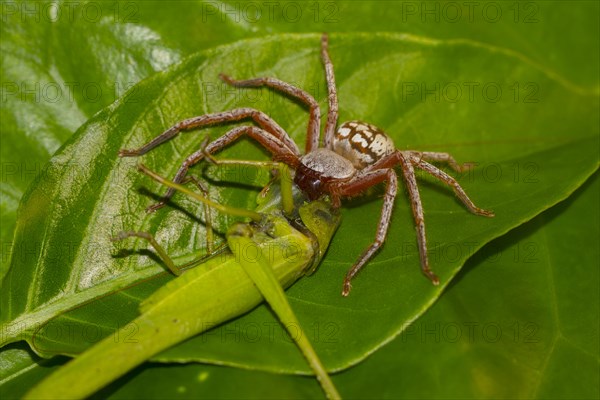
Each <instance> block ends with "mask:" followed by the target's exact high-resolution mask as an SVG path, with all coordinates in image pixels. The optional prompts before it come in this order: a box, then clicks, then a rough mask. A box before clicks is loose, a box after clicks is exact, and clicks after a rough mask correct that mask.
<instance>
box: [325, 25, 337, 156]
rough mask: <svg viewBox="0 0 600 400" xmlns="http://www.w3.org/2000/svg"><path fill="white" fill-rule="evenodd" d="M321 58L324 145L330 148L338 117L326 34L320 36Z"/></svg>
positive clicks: (335, 90) (335, 91)
mask: <svg viewBox="0 0 600 400" xmlns="http://www.w3.org/2000/svg"><path fill="white" fill-rule="evenodd" d="M321 59H322V60H323V66H324V67H325V77H326V79H327V101H328V105H329V107H328V110H327V122H326V123H325V133H324V136H325V147H326V148H328V149H331V147H332V146H333V137H334V135H335V127H336V125H337V119H338V99H337V89H336V87H335V75H334V73H333V63H332V62H331V58H330V57H329V39H328V37H327V34H326V33H324V34H323V36H321Z"/></svg>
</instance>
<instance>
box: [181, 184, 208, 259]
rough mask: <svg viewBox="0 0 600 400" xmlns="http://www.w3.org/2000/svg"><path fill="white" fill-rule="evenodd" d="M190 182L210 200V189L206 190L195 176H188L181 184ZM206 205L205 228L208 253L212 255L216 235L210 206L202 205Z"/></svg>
mask: <svg viewBox="0 0 600 400" xmlns="http://www.w3.org/2000/svg"><path fill="white" fill-rule="evenodd" d="M188 182H193V183H194V185H196V187H197V188H198V190H200V192H202V195H203V196H204V197H206V198H208V189H206V188H205V187H204V185H203V184H202V182H200V181H199V180H198V179H197V178H196V177H195V176H187V177H186V178H185V179H184V180H183V181H182V182H181V183H182V184H186V183H188ZM202 204H204V219H205V222H204V223H205V226H206V251H207V252H208V253H212V252H213V247H212V246H213V243H214V235H213V229H212V218H211V215H210V214H211V213H210V206H209V205H208V204H206V203H202Z"/></svg>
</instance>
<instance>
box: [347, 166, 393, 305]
mask: <svg viewBox="0 0 600 400" xmlns="http://www.w3.org/2000/svg"><path fill="white" fill-rule="evenodd" d="M384 180H386V181H387V188H386V191H385V195H384V198H383V207H382V208H381V217H380V218H379V224H378V225H377V234H376V236H375V240H374V241H373V243H371V245H370V246H369V247H367V249H366V250H365V251H364V252H363V254H362V255H361V256H360V258H359V259H358V261H357V262H356V263H355V264H354V265H353V266H352V268H350V270H349V271H348V273H347V274H346V278H345V279H344V288H343V290H342V296H348V294H349V293H350V289H351V288H352V285H351V283H350V281H351V280H352V278H353V277H354V276H355V275H356V274H357V273H358V271H360V269H361V268H362V267H363V266H364V265H365V264H366V262H367V261H368V260H369V259H370V258H371V257H372V256H373V254H375V252H376V251H377V249H379V248H380V247H381V245H382V244H383V242H384V241H385V238H386V235H387V230H388V227H389V224H390V218H391V216H392V209H393V208H394V199H395V198H396V193H397V192H398V177H397V176H396V172H395V171H394V170H393V169H386V170H377V171H374V172H372V173H369V174H366V175H364V176H363V177H360V178H357V179H355V180H353V181H352V182H351V183H348V184H346V185H345V186H342V187H341V188H340V190H339V192H340V194H341V195H352V194H356V193H360V192H362V191H363V190H365V189H366V188H368V187H371V186H373V185H376V184H377V183H380V182H382V181H384Z"/></svg>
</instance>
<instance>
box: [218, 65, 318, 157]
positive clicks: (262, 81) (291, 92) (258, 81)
mask: <svg viewBox="0 0 600 400" xmlns="http://www.w3.org/2000/svg"><path fill="white" fill-rule="evenodd" d="M219 78H221V79H222V80H223V81H224V82H225V83H227V84H229V85H231V86H234V87H261V86H267V87H270V88H272V89H275V90H276V91H279V92H281V93H284V94H286V95H288V96H290V97H293V98H295V99H297V100H299V101H300V102H301V103H302V104H304V105H305V106H307V107H308V108H309V113H310V117H309V120H308V126H307V131H306V152H307V153H308V152H310V151H311V150H313V149H316V148H317V147H319V135H320V134H321V133H320V130H321V126H320V124H321V109H320V108H319V103H317V101H316V100H315V98H314V97H313V96H312V95H310V94H309V93H308V92H306V91H304V90H302V89H299V88H297V87H296V86H294V85H291V84H289V83H287V82H284V81H281V80H279V79H277V78H269V77H264V78H252V79H245V80H237V79H233V78H232V77H230V76H228V75H225V74H223V73H221V74H219ZM280 139H281V138H280ZM290 142H291V143H288V145H289V146H290V148H295V149H296V151H297V152H298V153H299V150H298V147H297V146H296V143H294V142H293V141H291V140H290ZM291 146H293V147H291Z"/></svg>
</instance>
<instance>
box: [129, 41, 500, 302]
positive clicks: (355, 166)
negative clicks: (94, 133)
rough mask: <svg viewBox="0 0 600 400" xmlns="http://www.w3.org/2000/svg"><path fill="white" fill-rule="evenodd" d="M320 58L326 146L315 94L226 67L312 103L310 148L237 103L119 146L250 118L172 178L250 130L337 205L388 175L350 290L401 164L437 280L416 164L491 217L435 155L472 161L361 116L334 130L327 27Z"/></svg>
mask: <svg viewBox="0 0 600 400" xmlns="http://www.w3.org/2000/svg"><path fill="white" fill-rule="evenodd" d="M321 58H322V61H323V65H324V67H325V76H326V80H327V91H328V103H329V107H328V112H327V122H326V124H325V131H324V140H323V147H319V144H320V133H321V132H320V131H321V129H320V119H321V111H320V109H319V105H318V103H317V101H316V100H315V99H314V97H313V96H311V95H310V94H309V93H307V92H306V91H304V90H302V89H300V88H297V87H295V86H292V85H290V84H289V83H286V82H283V81H281V80H279V79H276V78H269V77H264V78H253V79H247V80H235V79H233V78H231V77H229V76H227V75H225V74H220V78H221V79H222V80H223V81H224V82H226V83H228V84H230V85H232V86H235V87H261V86H267V87H270V88H272V89H274V90H276V91H279V92H281V93H283V94H286V95H288V96H290V97H293V98H295V99H297V100H298V101H299V102H301V103H302V104H304V105H306V106H307V107H308V108H309V113H310V118H309V120H308V129H307V140H306V147H305V153H304V154H301V153H300V150H299V149H298V146H297V145H296V143H294V141H293V140H292V139H291V138H290V136H289V135H288V134H287V133H286V132H285V131H284V130H283V128H281V127H280V126H279V125H278V124H277V123H276V122H275V121H274V120H272V119H271V118H270V117H269V116H268V115H266V114H265V113H263V112H261V111H259V110H256V109H253V108H237V109H234V110H231V111H225V112H219V113H212V114H206V115H202V116H198V117H193V118H189V119H186V120H184V121H181V122H179V123H177V124H176V125H174V126H172V127H171V128H169V129H167V130H166V131H165V132H163V133H162V134H161V135H159V136H157V137H156V138H154V139H153V140H152V141H150V142H149V143H147V144H145V145H144V146H142V147H140V148H138V149H135V150H121V151H120V152H119V156H121V157H131V156H140V155H143V154H145V153H147V152H148V151H150V150H152V149H153V148H155V147H156V146H158V145H160V144H162V143H164V142H165V141H167V140H169V139H171V138H173V137H174V136H176V135H177V134H179V132H181V131H184V130H189V129H195V128H200V127H205V126H209V125H215V124H219V123H223V122H234V121H239V120H244V119H251V120H253V121H254V122H255V123H256V125H258V126H253V125H251V126H240V127H236V128H233V129H231V130H230V131H229V132H227V133H226V134H224V135H223V136H221V137H219V138H218V139H216V140H214V141H212V142H210V143H208V144H205V145H203V146H202V148H201V149H199V150H198V151H196V152H195V153H193V154H191V155H190V156H188V157H187V158H186V160H185V161H184V162H183V163H182V165H181V167H180V168H179V170H178V171H177V174H176V175H175V177H174V178H173V181H174V182H177V183H181V182H183V181H184V180H185V179H186V175H187V172H188V170H189V168H190V167H191V166H193V165H195V164H197V163H198V162H199V161H201V160H202V159H204V158H205V157H206V156H209V155H210V154H212V153H214V152H216V151H219V150H221V149H222V148H223V147H225V146H227V145H229V144H230V143H231V142H233V141H235V140H236V139H238V138H239V137H241V136H242V135H248V136H249V137H251V138H253V139H254V140H256V141H257V142H258V143H260V144H261V145H262V146H263V147H265V148H266V149H267V150H268V151H269V152H271V153H272V155H273V160H274V161H278V162H283V163H285V164H287V165H289V166H290V167H291V168H292V169H293V170H294V171H295V172H294V178H293V179H294V183H295V184H296V185H297V186H298V187H299V188H300V189H301V190H303V191H304V193H305V194H306V195H307V197H308V198H309V199H310V200H315V199H318V198H319V197H321V196H329V197H330V198H331V201H332V204H333V206H334V207H339V206H340V201H341V198H342V197H351V196H355V195H358V194H360V193H362V192H364V191H365V190H366V189H368V188H370V187H371V186H374V185H377V184H378V183H381V182H384V181H385V182H386V183H387V186H386V190H385V195H384V199H383V208H382V210H381V217H380V219H379V224H378V227H377V234H376V236H375V240H374V241H373V242H372V243H371V245H370V246H369V247H368V248H367V249H366V250H365V251H364V252H363V254H362V255H361V256H360V258H359V259H358V261H357V262H356V263H355V264H354V265H353V266H352V268H351V269H350V270H349V271H348V273H347V274H346V278H345V279H344V285H343V290H342V295H344V296H347V295H348V294H349V293H350V289H351V283H350V282H351V280H352V278H353V277H354V276H355V275H356V274H357V273H358V271H360V269H361V268H362V267H363V266H364V265H365V264H366V262H367V261H368V260H369V259H370V258H371V257H372V256H373V254H374V253H375V252H376V251H377V250H378V249H379V248H380V247H381V245H382V244H383V243H384V241H385V238H386V235H387V230H388V226H389V223H390V218H391V215H392V209H393V207H394V199H395V197H396V194H397V191H398V178H397V175H396V171H395V169H394V168H395V167H396V166H399V167H400V169H401V171H402V175H403V177H404V181H405V183H406V186H407V188H408V193H409V196H410V203H411V207H412V212H413V216H414V219H415V225H416V230H417V241H418V247H419V255H420V261H421V270H422V271H423V273H424V274H425V275H426V276H427V277H428V278H429V279H430V280H431V282H433V284H434V285H438V284H439V279H438V277H437V276H436V275H435V274H434V273H433V271H431V269H430V267H429V261H428V258H427V242H426V236H425V222H424V218H423V206H422V204H421V197H420V195H419V189H418V186H417V180H416V177H415V168H418V169H421V170H423V171H425V172H427V173H429V174H430V175H432V176H433V177H434V178H436V179H438V180H440V181H442V182H444V183H446V184H447V185H450V186H451V187H452V189H453V190H454V192H455V193H456V195H457V196H458V198H459V199H460V200H461V201H462V202H463V203H464V205H465V206H466V207H467V208H468V209H469V211H471V212H472V213H474V214H477V215H483V216H485V217H493V216H494V214H493V212H491V211H487V210H483V209H481V208H479V207H477V206H476V205H475V204H473V202H472V201H471V199H469V197H468V196H467V194H466V193H465V191H464V190H463V188H462V187H461V186H460V185H459V184H458V182H457V181H456V179H454V178H453V177H451V176H450V175H448V174H447V173H445V172H444V171H442V170H440V169H439V168H437V167H435V166H434V165H432V164H430V163H429V161H432V162H440V163H446V164H448V165H449V166H450V167H451V168H452V169H454V170H455V171H457V172H462V171H464V170H465V169H466V168H468V167H469V166H468V165H466V164H462V165H461V164H458V163H457V162H456V160H454V158H453V157H452V156H451V155H450V154H448V153H439V152H426V151H412V150H406V151H403V150H397V149H396V147H395V146H394V142H393V141H392V139H391V138H390V137H389V136H388V135H386V134H385V133H384V132H383V131H382V130H381V129H379V128H377V127H375V126H373V125H371V124H368V123H365V122H361V121H349V122H344V123H343V124H341V125H340V127H339V129H337V131H336V126H337V119H338V101H337V92H336V86H335V77H334V73H333V64H332V62H331V59H330V57H329V52H328V38H327V34H323V36H322V38H321ZM173 194H174V189H168V190H167V192H166V193H165V196H164V197H163V198H162V200H161V201H160V202H158V203H157V204H154V205H152V206H150V207H148V209H147V211H148V212H152V211H155V210H157V209H158V208H160V207H162V206H164V205H165V204H166V202H167V201H168V200H169V199H170V198H171V196H172V195H173Z"/></svg>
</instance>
